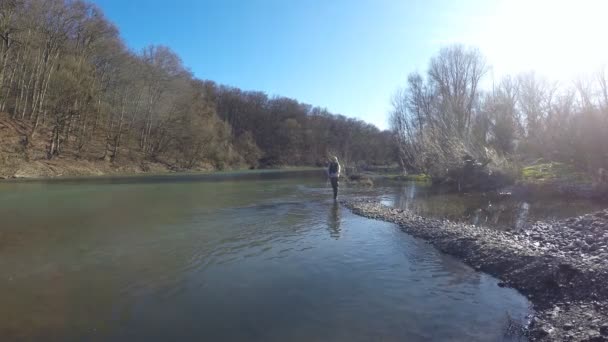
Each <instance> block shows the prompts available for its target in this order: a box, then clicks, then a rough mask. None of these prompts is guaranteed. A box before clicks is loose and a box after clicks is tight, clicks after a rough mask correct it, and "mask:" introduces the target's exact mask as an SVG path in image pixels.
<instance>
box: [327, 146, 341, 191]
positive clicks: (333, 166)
mask: <svg viewBox="0 0 608 342" xmlns="http://www.w3.org/2000/svg"><path fill="white" fill-rule="evenodd" d="M327 175H328V176H329V181H330V182H331V187H332V188H333V189H334V200H335V199H336V198H338V179H339V178H340V163H339V162H338V157H332V158H331V160H330V162H329V166H328V167H327Z"/></svg>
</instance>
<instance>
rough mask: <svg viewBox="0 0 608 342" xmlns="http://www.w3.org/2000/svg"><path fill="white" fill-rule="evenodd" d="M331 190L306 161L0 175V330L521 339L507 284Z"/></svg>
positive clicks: (130, 337)
mask: <svg viewBox="0 0 608 342" xmlns="http://www.w3.org/2000/svg"><path fill="white" fill-rule="evenodd" d="M357 191H358V190H355V189H351V190H348V189H346V190H345V192H346V193H345V196H349V194H348V193H355V192H357ZM368 191H371V192H374V191H375V193H376V194H377V195H378V196H381V195H382V194H383V193H384V191H383V190H379V189H376V190H368ZM371 192H370V193H371ZM330 198H331V189H330V188H329V187H327V186H326V182H325V180H324V179H323V174H322V172H315V171H313V172H306V173H299V172H279V173H276V172H262V173H246V174H244V175H243V174H238V173H236V174H235V173H230V174H224V175H213V176H200V175H185V176H163V177H134V178H133V177H127V178H109V179H97V178H92V179H80V180H63V181H36V182H9V183H0V217H1V218H2V220H1V222H0V336H3V339H6V340H17V341H19V340H23V341H30V340H37V341H107V340H113V341H135V340H142V341H168V340H207V341H242V340H246V341H378V340H383V341H429V340H438V341H518V340H522V338H521V337H520V336H518V335H517V334H514V333H512V332H511V330H512V329H510V328H511V327H513V326H514V325H517V324H523V323H524V322H525V315H526V314H527V313H528V312H529V303H528V301H527V300H526V299H525V298H524V297H522V296H521V295H519V294H518V293H517V292H516V291H514V290H512V289H505V288H499V287H498V286H496V283H497V280H496V279H494V278H492V277H490V276H488V275H485V274H482V273H478V272H475V271H473V270H472V269H471V268H469V267H467V266H465V265H463V264H462V263H460V262H459V261H457V260H455V259H453V258H451V257H449V256H445V255H442V254H441V253H439V252H437V250H435V249H434V248H432V247H431V246H429V245H428V244H426V243H424V242H422V241H420V240H417V239H414V238H412V237H410V236H408V235H407V234H404V233H403V232H401V231H400V230H399V229H398V228H397V227H395V226H394V225H392V224H389V223H385V222H378V221H374V220H368V219H365V218H362V217H358V216H355V215H353V214H351V213H350V212H349V211H348V210H346V209H345V208H343V207H340V206H339V205H337V204H335V203H334V202H333V201H332V200H331V199H330Z"/></svg>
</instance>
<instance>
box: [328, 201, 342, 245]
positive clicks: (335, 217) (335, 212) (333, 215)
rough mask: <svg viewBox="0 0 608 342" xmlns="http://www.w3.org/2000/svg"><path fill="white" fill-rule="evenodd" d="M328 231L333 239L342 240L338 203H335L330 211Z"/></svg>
mask: <svg viewBox="0 0 608 342" xmlns="http://www.w3.org/2000/svg"><path fill="white" fill-rule="evenodd" d="M327 230H329V236H331V237H332V238H334V239H336V240H337V239H339V238H340V204H338V202H334V203H333V204H332V207H331V208H330V210H329V217H328V219H327Z"/></svg>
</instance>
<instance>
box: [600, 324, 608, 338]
mask: <svg viewBox="0 0 608 342" xmlns="http://www.w3.org/2000/svg"><path fill="white" fill-rule="evenodd" d="M600 334H602V335H604V336H608V323H604V324H602V326H600Z"/></svg>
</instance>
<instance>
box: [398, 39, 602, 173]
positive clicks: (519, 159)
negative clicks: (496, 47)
mask: <svg viewBox="0 0 608 342" xmlns="http://www.w3.org/2000/svg"><path fill="white" fill-rule="evenodd" d="M488 70H489V67H488V65H487V64H486V62H485V59H484V57H483V56H482V54H481V53H480V52H479V51H478V50H476V49H472V48H466V47H463V46H461V45H454V46H449V47H445V48H443V49H441V50H440V51H439V53H438V54H437V55H436V56H434V57H433V58H432V59H431V61H430V63H429V67H428V70H427V72H426V73H425V74H420V73H417V72H416V73H412V74H410V75H409V77H408V79H407V85H406V87H405V88H404V89H402V90H401V91H399V92H398V93H397V94H396V96H395V97H394V102H393V112H392V115H391V127H392V129H393V131H394V132H395V133H396V137H397V138H398V141H399V150H400V153H399V154H400V159H401V161H402V164H403V165H404V167H405V168H406V169H409V170H416V171H423V172H425V173H428V174H430V175H432V176H435V177H437V178H444V177H446V176H448V175H449V174H450V172H451V171H453V170H458V169H459V168H462V166H463V164H464V158H465V157H466V158H468V157H472V158H474V159H475V160H477V161H478V162H480V163H482V164H488V165H493V166H494V167H495V168H496V169H498V170H507V169H513V170H517V169H518V166H520V165H522V164H523V163H530V162H532V161H534V160H538V159H544V160H546V161H549V160H551V161H561V162H566V163H568V164H572V165H574V166H576V167H578V168H579V169H580V170H583V171H586V172H587V173H588V174H591V175H594V176H599V177H602V174H603V173H605V169H608V70H607V69H606V68H604V69H598V70H597V72H596V73H594V74H592V75H586V76H581V77H579V78H578V79H576V80H573V81H572V82H570V83H562V84H559V83H556V82H551V81H548V80H546V79H544V78H542V77H539V76H538V75H536V74H534V73H532V72H530V73H524V74H521V75H518V76H515V77H513V76H505V77H504V78H502V79H501V80H498V81H497V82H495V84H493V86H491V87H485V88H486V89H485V90H482V89H481V87H480V83H481V82H482V81H483V79H484V77H486V78H487V76H488V75H487V73H488ZM488 88H489V89H488Z"/></svg>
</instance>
